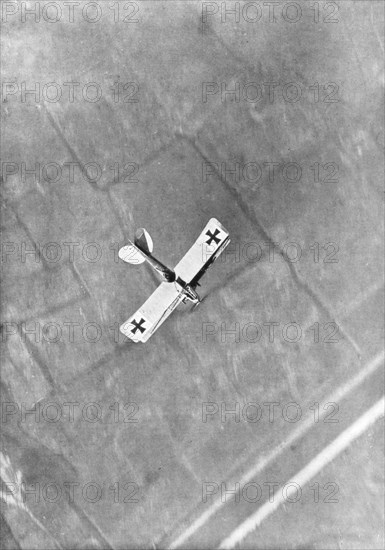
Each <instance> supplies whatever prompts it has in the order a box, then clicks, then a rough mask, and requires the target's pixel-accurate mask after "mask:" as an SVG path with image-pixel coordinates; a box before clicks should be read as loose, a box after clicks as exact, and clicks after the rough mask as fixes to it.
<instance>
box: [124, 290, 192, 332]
mask: <svg viewBox="0 0 385 550" xmlns="http://www.w3.org/2000/svg"><path fill="white" fill-rule="evenodd" d="M183 298H184V296H183V294H182V293H181V292H180V289H179V290H178V288H177V286H176V284H174V283H161V284H160V285H159V286H158V288H157V289H156V290H155V292H153V293H152V294H151V296H150V297H149V298H148V300H146V302H145V303H144V304H143V305H142V307H140V308H139V309H138V311H137V312H136V313H134V315H132V316H131V317H130V318H129V319H128V320H127V321H126V322H125V323H123V324H122V325H121V327H120V331H121V332H122V333H123V334H124V335H125V336H127V338H130V339H131V340H133V341H134V342H146V341H147V340H148V339H149V338H150V336H151V335H152V334H154V332H155V331H156V330H157V328H159V327H160V325H161V324H162V323H163V322H164V321H165V320H166V319H167V317H168V316H169V315H170V314H171V313H172V312H173V311H174V309H175V308H176V307H178V305H179V304H180V303H181V301H182V300H183Z"/></svg>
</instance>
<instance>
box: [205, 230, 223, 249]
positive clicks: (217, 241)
mask: <svg viewBox="0 0 385 550" xmlns="http://www.w3.org/2000/svg"><path fill="white" fill-rule="evenodd" d="M219 233H220V231H219V229H216V230H215V232H214V235H213V234H212V233H211V231H210V229H209V230H208V231H206V235H207V236H208V237H209V239H208V240H207V241H206V244H209V245H210V244H211V242H212V241H214V242H215V244H218V243H220V242H221V239H218V238H217V235H219Z"/></svg>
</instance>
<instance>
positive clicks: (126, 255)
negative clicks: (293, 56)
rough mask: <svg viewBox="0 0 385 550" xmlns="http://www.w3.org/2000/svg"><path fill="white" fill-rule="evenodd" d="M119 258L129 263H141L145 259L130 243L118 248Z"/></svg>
mask: <svg viewBox="0 0 385 550" xmlns="http://www.w3.org/2000/svg"><path fill="white" fill-rule="evenodd" d="M119 258H120V259H121V260H123V261H124V262H127V263H129V264H142V263H143V262H144V261H145V260H146V258H145V257H144V256H143V254H141V253H140V252H139V250H138V249H137V248H136V246H133V245H132V244H128V245H126V246H123V247H122V248H121V249H120V250H119Z"/></svg>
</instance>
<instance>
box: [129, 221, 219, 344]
mask: <svg viewBox="0 0 385 550" xmlns="http://www.w3.org/2000/svg"><path fill="white" fill-rule="evenodd" d="M229 243H230V237H229V233H228V232H227V231H226V229H225V228H224V227H223V225H222V224H220V223H219V221H218V220H216V219H215V218H211V220H210V221H209V222H208V224H207V225H206V227H205V228H204V229H203V231H202V233H201V234H200V235H199V237H198V239H197V240H196V241H195V243H194V244H193V245H192V247H191V248H190V250H189V251H188V252H187V254H186V255H185V256H183V258H182V259H181V260H180V262H179V263H178V264H177V265H176V266H175V268H174V269H170V268H169V267H167V266H165V265H164V264H162V263H161V262H160V261H159V260H157V259H156V258H155V257H154V256H153V254H152V251H153V247H154V245H153V241H152V239H151V237H150V235H149V233H148V232H147V231H146V230H145V229H138V230H137V232H136V233H135V240H134V242H133V243H132V242H130V243H129V244H128V245H126V246H123V247H122V248H121V249H120V250H119V257H120V258H121V259H122V260H123V261H125V262H128V263H130V264H141V263H143V262H145V261H146V262H148V263H149V264H150V265H151V267H153V268H154V269H155V271H156V272H157V273H158V274H159V275H160V277H161V278H162V279H163V282H161V284H160V285H159V286H158V288H157V289H156V290H155V292H153V293H152V294H151V296H150V297H149V298H148V300H146V302H145V303H144V304H143V305H142V307H140V308H139V309H138V311H137V312H136V313H134V315H131V317H130V318H129V319H128V320H127V321H126V322H125V323H123V324H122V325H121V327H120V330H121V332H122V333H123V334H124V335H125V336H127V337H128V338H130V339H131V340H133V341H134V342H146V341H147V340H148V339H149V338H150V336H151V335H152V334H154V332H155V331H156V330H157V329H158V328H159V327H160V325H161V324H162V323H163V322H164V321H165V320H166V319H167V317H168V316H169V315H170V314H171V313H172V312H173V311H174V309H175V308H177V307H178V305H179V304H180V303H182V302H183V303H186V302H187V301H190V302H192V303H193V304H194V305H198V304H199V303H200V302H201V299H200V297H199V295H198V293H197V292H196V287H197V286H200V285H199V280H200V279H201V277H202V276H203V275H204V273H205V272H206V271H207V269H208V268H209V267H210V266H211V265H212V264H213V263H214V261H215V260H216V259H217V258H218V256H219V255H220V254H221V253H222V252H223V250H224V249H225V248H226V246H227V245H228V244H229Z"/></svg>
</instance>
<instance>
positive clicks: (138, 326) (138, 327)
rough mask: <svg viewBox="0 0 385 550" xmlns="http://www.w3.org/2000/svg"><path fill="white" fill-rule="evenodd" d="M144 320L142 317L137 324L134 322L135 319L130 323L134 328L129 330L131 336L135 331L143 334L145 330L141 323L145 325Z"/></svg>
mask: <svg viewBox="0 0 385 550" xmlns="http://www.w3.org/2000/svg"><path fill="white" fill-rule="evenodd" d="M145 322H146V321H145V319H143V317H142V318H141V320H140V321H139V323H138V322H137V321H135V319H133V321H131V324H132V325H134V328H133V329H132V330H131V332H132V334H135V333H136V331H137V330H140V332H142V333H143V332H145V331H146V329H145V328H144V327H143V326H142V325H143V323H145Z"/></svg>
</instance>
